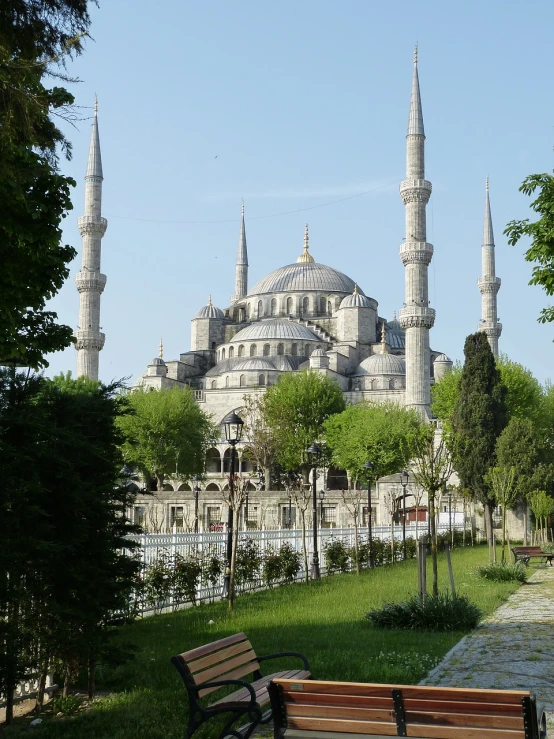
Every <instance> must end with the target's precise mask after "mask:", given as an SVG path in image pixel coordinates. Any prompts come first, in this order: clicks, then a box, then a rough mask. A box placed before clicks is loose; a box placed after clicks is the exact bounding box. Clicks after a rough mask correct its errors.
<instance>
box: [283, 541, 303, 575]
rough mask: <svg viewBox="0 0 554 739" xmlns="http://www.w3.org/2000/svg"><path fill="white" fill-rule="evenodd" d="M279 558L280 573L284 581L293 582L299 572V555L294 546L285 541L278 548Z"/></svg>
mask: <svg viewBox="0 0 554 739" xmlns="http://www.w3.org/2000/svg"><path fill="white" fill-rule="evenodd" d="M279 559H280V560H281V575H282V577H283V579H284V580H285V582H293V580H296V576H297V575H298V573H299V572H300V568H301V566H302V565H301V557H300V552H297V551H296V549H294V547H293V546H292V545H291V544H289V542H288V541H286V542H285V543H284V544H282V545H281V548H280V549H279Z"/></svg>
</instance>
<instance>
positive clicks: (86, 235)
mask: <svg viewBox="0 0 554 739" xmlns="http://www.w3.org/2000/svg"><path fill="white" fill-rule="evenodd" d="M406 141H407V158H406V179H405V180H404V181H403V182H402V183H401V184H400V196H401V198H402V201H403V203H404V206H405V213H406V226H405V228H406V231H405V233H406V237H405V239H404V240H403V242H402V244H401V245H400V259H401V260H402V264H403V265H404V272H405V298H404V307H403V308H402V309H401V310H400V312H399V315H398V317H397V316H396V315H394V316H392V317H388V318H387V317H384V316H382V315H379V307H378V302H377V300H376V299H375V298H373V297H370V296H367V295H365V294H364V291H363V289H362V287H361V286H359V285H358V284H357V283H356V282H355V281H354V280H353V279H351V278H350V277H348V276H347V275H345V274H343V273H342V272H340V271H339V270H338V269H336V268H334V267H330V266H327V265H324V264H320V263H318V262H317V261H316V259H315V258H314V254H315V255H316V256H317V253H316V252H317V250H314V249H312V251H313V252H314V254H313V253H312V252H311V250H310V244H309V234H308V226H306V229H305V234H304V245H303V249H302V252H301V254H300V255H299V256H298V258H297V259H296V261H295V262H293V263H292V264H288V265H286V266H284V267H280V268H278V269H275V270H274V271H273V272H271V273H270V274H269V275H267V276H266V277H264V278H263V279H261V280H260V281H259V282H257V283H256V284H255V285H253V286H252V287H249V285H248V251H247V239H246V227H245V216H244V204H243V207H242V219H241V226H240V235H239V243H238V251H237V259H236V268H235V290H234V294H233V295H232V297H231V300H230V304H229V306H227V307H224V308H218V307H216V306H215V305H214V304H213V303H212V300H211V297H210V299H209V300H208V303H207V305H205V306H203V307H201V308H200V310H199V311H198V312H197V313H196V315H195V317H194V318H193V319H192V331H191V349H190V351H186V352H184V353H182V354H181V355H180V356H179V358H178V359H172V360H168V359H164V358H163V347H162V345H161V344H160V352H159V355H158V356H157V357H155V358H154V359H153V360H152V361H151V362H150V364H149V365H148V366H147V368H146V370H145V371H144V372H143V373H142V374H141V375H140V376H139V378H138V380H137V381H136V385H138V386H143V387H146V388H152V389H163V388H168V387H172V386H179V387H184V386H185V385H188V386H190V387H191V388H192V389H193V390H194V392H195V396H196V399H197V401H198V403H199V404H200V405H201V407H202V408H203V410H205V411H206V413H208V414H211V415H212V417H213V420H214V421H215V422H216V423H221V422H222V420H223V419H224V417H225V416H226V415H227V414H228V413H230V412H231V411H237V412H238V413H239V414H240V412H241V407H242V405H243V398H244V396H245V395H246V394H250V393H259V392H263V391H264V389H265V388H267V387H269V386H271V385H274V384H275V383H276V382H278V380H279V377H280V375H281V374H282V373H284V372H298V371H302V370H304V369H308V368H309V369H310V370H311V371H314V372H318V373H323V374H325V375H327V376H329V377H331V378H333V379H334V380H336V382H337V383H338V384H339V386H340V388H341V390H342V391H343V393H344V395H345V400H346V402H347V403H351V404H352V403H360V402H363V401H365V402H378V403H382V402H386V401H393V402H395V403H398V404H400V405H403V406H406V407H409V408H414V409H416V410H417V412H418V413H419V414H420V415H421V416H422V418H424V419H429V418H430V415H431V414H430V388H431V384H432V383H433V382H434V381H436V380H438V379H440V377H442V376H443V375H444V374H445V373H446V372H448V371H449V370H450V369H451V367H452V362H451V360H450V359H449V358H448V357H447V356H446V355H445V354H443V353H441V352H440V351H439V350H436V349H433V348H431V346H430V342H429V332H430V329H431V328H432V326H433V324H434V321H435V311H434V310H433V309H432V308H431V307H430V305H429V293H428V267H429V264H430V262H431V260H432V257H433V246H432V244H430V243H428V241H427V232H426V206H427V203H428V201H429V198H430V196H431V190H432V187H431V183H430V182H429V181H428V180H426V179H425V132H424V125H423V114H422V106H421V97H420V88H419V78H418V67H417V50H416V53H415V57H414V70H413V80H412V91H411V100H410V108H409V117H408V131H407V137H406ZM85 180H86V196H85V216H84V217H82V218H80V219H79V227H80V230H81V234H82V237H83V264H82V270H81V271H80V272H79V274H78V275H77V287H78V290H79V293H80V312H79V330H78V331H77V332H76V347H77V355H78V375H83V374H85V375H88V376H89V377H92V378H93V379H97V378H98V355H99V351H100V350H101V349H102V346H103V344H104V335H103V334H102V333H101V332H100V326H99V322H100V295H101V293H102V290H103V289H104V285H105V282H106V277H105V275H103V274H101V272H100V246H101V239H102V236H103V234H104V232H105V230H106V226H107V222H106V220H105V219H104V218H102V217H101V195H102V162H101V156H100V141H99V134H98V120H97V115H96V112H95V117H94V121H93V130H92V139H91V146H90V153H89V161H88V167H87V174H86V178H85ZM478 287H479V290H480V292H481V295H482V311H483V312H482V317H481V321H480V322H479V325H478V328H479V330H481V331H485V332H486V334H487V337H488V340H489V343H490V346H491V349H492V351H493V353H494V354H495V356H497V355H498V338H499V336H500V333H501V329H502V327H501V325H500V323H498V319H497V293H498V290H499V287H500V279H499V278H498V277H496V274H495V262H494V238H493V231H492V221H491V213H490V203H489V192H488V183H487V188H486V200H485V219H484V231H483V245H482V276H481V277H480V278H479V280H478ZM240 471H241V472H242V473H243V474H245V475H248V474H249V473H251V472H252V467H251V464H250V463H249V462H247V460H246V459H241V460H240ZM227 473H228V449H227V445H226V444H225V442H224V440H222V443H221V444H219V445H216V447H214V449H212V450H210V453H209V455H208V460H207V467H206V477H205V480H204V482H203V483H202V484H203V492H202V494H201V495H202V498H203V501H204V502H203V504H202V512H201V518H202V519H203V521H204V523H205V525H206V526H207V525H208V523H210V522H212V523H213V522H214V521H216V520H223V512H222V511H221V509H220V508H218V506H219V507H220V506H221V505H222V496H221V493H220V491H221V490H223V489H224V487H225V485H226V484H227V478H226V474H227ZM337 479H338V477H337ZM395 482H396V480H393V481H392V482H391V481H390V480H387V479H385V480H382V481H380V483H379V484H380V485H381V486H385V487H383V490H385V489H387V488H386V486H387V485H389V486H390V484H394V483H395ZM191 484H193V483H188V482H182V481H179V480H168V481H167V484H166V486H165V488H166V490H165V491H164V492H163V493H158V495H157V502H154V503H153V502H152V501H151V502H150V503H146V502H142V503H140V505H139V507H141V506H142V507H144V506H149V507H150V508H149V510H150V509H151V508H152V506H155V505H158V506H159V509H158V510H157V511H156V513H155V515H154V514H153V513H152V510H153V509H152V510H150V513H151V514H152V515H151V517H150V518H151V521H150V528H152V529H156V527H157V525H158V523H159V524H160V527H161V528H164V526H165V528H167V527H170V526H171V525H172V524H175V523H177V524H179V526H182V527H184V528H187V527H188V523H187V522H190V520H191V519H190V515H191V508H190V507H191V505H192V503H191V500H192V498H191V496H192V487H191ZM342 484H344V482H342ZM324 487H325V489H327V490H331V489H332V488H334V487H337V485H334V484H333V483H332V480H331V479H327V480H326V481H325V483H324ZM376 493H377V496H376V497H377V501H378V500H379V495H380V494H379V485H378V486H377V491H376ZM252 495H253V497H255V494H254V493H253V494H252ZM258 495H259V497H260V500H259V501H258V502H257V503H256V501H254V500H253V501H252V503H251V506H250V511H251V514H250V515H252V516H254V515H255V516H257V524H258V525H262V524H265V525H267V526H270V525H279V524H280V523H282V521H283V513H282V510H283V505H284V506H285V507H286V500H285V499H283V501H281V500H280V497H279V494H278V493H275V494H274V495H273V497H271V496H270V498H267V494H266V499H265V504H266V509H265V511H263V510H262V509H263V506H264V500H262V498H263V494H258ZM333 499H334V498H333V495H332V494H331V493H329V495H328V496H327V507H328V508H331V507H333V506H334V511H333V512H332V513H331V512H329V513H328V515H329V522H330V521H331V518H333V520H334V522H335V525H339V524H342V523H345V522H346V520H347V518H346V517H347V513H346V511H345V509H344V507H341V504H340V496H335V499H336V501H335V503H332V500H333ZM216 508H217V509H218V510H216ZM379 510H380V507H379V504H378V503H377V507H376V510H375V514H376V518H377V523H379V522H380V521H379V518H380V513H379ZM322 511H323V507H322ZM383 515H384V514H383ZM322 516H323V513H322ZM218 517H219V519H218ZM289 517H290V503H289ZM145 520H146V519H145ZM155 522H156V523H155ZM250 523H253V521H251V522H250Z"/></svg>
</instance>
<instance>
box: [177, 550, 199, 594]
mask: <svg viewBox="0 0 554 739" xmlns="http://www.w3.org/2000/svg"><path fill="white" fill-rule="evenodd" d="M201 574H202V565H201V564H200V560H199V559H198V558H197V557H194V556H192V557H188V558H185V557H182V556H181V555H180V554H176V555H175V562H174V565H173V583H172V584H173V598H174V602H175V603H184V602H185V601H187V600H188V601H190V602H191V603H192V604H193V605H196V591H197V588H198V583H199V582H200V575H201Z"/></svg>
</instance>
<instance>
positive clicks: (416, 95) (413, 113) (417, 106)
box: [408, 44, 425, 136]
mask: <svg viewBox="0 0 554 739" xmlns="http://www.w3.org/2000/svg"><path fill="white" fill-rule="evenodd" d="M412 135H416V136H425V130H424V128H423V112H422V110H421V95H420V92H419V77H418V74H417V44H416V46H415V50H414V76H413V79H412V97H411V100H410V114H409V116H408V136H412Z"/></svg>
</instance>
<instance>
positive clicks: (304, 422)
mask: <svg viewBox="0 0 554 739" xmlns="http://www.w3.org/2000/svg"><path fill="white" fill-rule="evenodd" d="M342 410H344V398H343V395H342V391H341V389H340V387H339V385H338V384H337V383H336V382H335V380H333V379H331V378H330V377H327V376H326V375H322V374H320V373H319V372H313V371H311V370H305V371H303V372H290V373H289V372H287V373H286V374H284V375H282V376H281V377H280V378H279V382H278V383H277V384H276V385H273V386H272V387H270V388H268V390H267V392H266V393H265V395H264V396H263V400H262V413H263V419H264V422H265V424H266V426H267V427H268V428H269V429H270V430H271V433H272V434H273V438H274V441H275V452H276V458H277V461H278V462H279V464H280V465H281V467H282V468H283V469H284V470H297V469H298V468H299V467H301V466H304V467H305V469H307V467H308V465H307V462H306V454H305V452H306V449H307V448H308V447H309V446H310V444H313V443H314V441H317V440H318V439H319V438H320V437H321V435H322V433H323V424H324V422H325V421H326V419H327V418H329V417H330V416H332V415H333V414H335V413H340V412H341V411H342Z"/></svg>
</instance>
